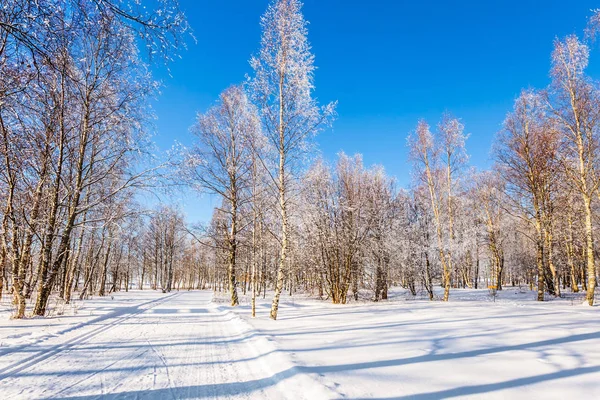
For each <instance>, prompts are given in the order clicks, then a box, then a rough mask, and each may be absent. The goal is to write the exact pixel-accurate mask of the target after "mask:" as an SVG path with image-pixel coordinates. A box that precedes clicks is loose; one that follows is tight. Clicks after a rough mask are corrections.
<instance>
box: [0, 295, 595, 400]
mask: <svg viewBox="0 0 600 400" xmlns="http://www.w3.org/2000/svg"><path fill="white" fill-rule="evenodd" d="M393 294H394V297H393V298H392V300H391V301H389V302H381V303H378V304H374V303H367V302H364V303H361V304H352V305H343V306H340V305H331V304H329V303H327V302H323V301H317V300H313V299H309V298H300V299H299V298H290V297H288V296H287V295H285V296H283V297H282V306H281V308H280V317H279V319H278V321H271V320H269V319H268V312H269V305H270V304H269V296H267V299H266V300H262V299H261V300H260V301H259V306H258V316H257V318H256V319H251V318H250V317H249V305H248V304H247V298H244V297H243V304H242V306H241V307H238V308H237V309H235V311H234V312H231V311H229V309H228V307H226V305H225V304H223V301H222V298H220V297H219V298H217V299H216V301H217V302H216V303H215V302H211V299H212V293H211V292H179V293H172V294H162V293H158V292H153V291H133V292H129V293H117V294H116V295H115V296H114V298H111V297H106V298H102V299H93V300H87V301H85V302H83V303H79V302H77V303H76V307H75V308H71V307H69V308H68V309H65V310H61V312H56V313H55V315H54V316H53V317H52V318H46V319H27V320H22V321H15V320H10V319H9V310H8V309H7V308H6V307H4V310H2V309H0V399H37V398H53V399H103V398H107V399H113V398H127V399H142V398H151V399H180V398H182V399H192V398H242V399H243V398H252V399H254V398H256V399H262V398H270V399H283V398H290V399H302V398H305V399H329V398H378V399H392V398H400V399H402V398H406V399H440V398H486V399H500V398H502V399H507V398H510V399H519V398H523V399H538V398H540V399H541V398H543V399H559V398H560V399H564V398H571V397H573V398H574V397H580V398H600V308H598V307H593V308H590V307H585V306H582V305H581V304H580V303H581V302H580V301H579V299H577V300H573V299H566V300H557V301H551V302H547V303H541V304H540V303H537V302H534V301H531V299H532V298H533V294H532V293H531V292H528V291H519V290H517V289H509V290H506V291H504V292H502V293H500V295H499V296H498V298H497V299H496V302H493V301H492V299H491V298H490V297H489V296H488V295H487V292H486V291H484V290H480V291H473V290H460V291H458V290H456V291H453V292H452V294H451V299H452V301H451V302H450V303H441V302H429V301H414V300H410V296H405V295H404V294H403V293H399V292H395V293H393ZM57 314H64V315H57Z"/></svg>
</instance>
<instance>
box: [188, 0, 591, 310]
mask: <svg viewBox="0 0 600 400" xmlns="http://www.w3.org/2000/svg"><path fill="white" fill-rule="evenodd" d="M300 8H301V4H300V3H299V2H298V1H295V0H279V1H274V2H273V3H272V4H271V6H270V7H269V9H268V10H267V12H266V14H265V15H264V16H263V18H262V20H261V22H262V27H263V36H262V41H261V49H260V52H259V53H258V54H257V55H256V56H255V57H253V58H252V59H251V65H252V67H253V68H254V74H253V75H252V76H250V77H249V80H248V82H247V83H246V84H245V85H244V86H234V87H232V88H229V89H227V90H226V91H225V92H223V94H222V95H221V98H220V100H219V101H218V102H217V104H216V105H215V106H214V107H213V108H211V109H210V110H209V111H207V112H206V113H204V114H201V115H199V117H198V122H197V124H196V125H195V126H194V127H193V132H194V134H195V135H196V138H197V142H196V145H195V147H193V148H191V149H188V151H187V153H186V154H185V157H184V160H183V162H182V174H183V175H184V176H185V177H186V179H187V180H188V183H189V184H191V185H193V186H195V187H197V188H198V189H200V190H208V191H210V192H213V193H217V194H219V195H220V196H221V198H222V200H223V202H222V206H221V207H219V208H217V209H215V213H214V216H213V219H212V222H211V225H210V229H208V231H207V233H206V235H205V237H204V239H203V240H204V244H205V246H214V248H215V250H214V254H215V261H216V262H217V263H218V265H219V266H220V268H221V269H222V270H226V271H228V277H227V279H228V286H229V292H230V294H231V304H232V305H237V304H238V302H239V300H238V293H237V291H238V290H239V289H240V288H241V289H242V290H243V291H244V292H246V291H247V290H251V291H252V293H253V295H252V299H253V300H252V306H253V313H254V307H255V298H256V295H257V294H259V293H261V292H262V293H263V295H264V293H265V292H266V289H267V288H274V289H275V295H274V299H273V305H272V308H271V317H272V318H273V319H275V318H276V317H277V307H278V301H279V296H280V294H281V293H282V291H284V290H287V291H289V293H290V294H292V293H293V292H294V291H296V290H302V291H310V292H312V293H314V294H317V295H319V296H321V297H323V298H327V299H330V300H331V301H333V302H334V303H346V302H347V301H349V299H359V297H360V296H361V292H362V293H363V294H366V295H367V296H369V297H370V298H372V299H373V300H375V301H378V300H380V299H386V298H387V296H388V289H389V288H390V287H391V286H395V285H401V286H403V287H405V288H407V289H408V290H409V291H410V292H411V293H412V294H413V295H417V294H418V293H423V294H424V295H425V296H427V297H428V298H429V299H431V300H433V299H435V298H436V292H435V291H434V288H435V287H436V286H441V287H442V288H443V295H442V297H441V299H442V300H444V301H447V300H448V299H449V298H450V297H451V289H452V288H466V287H470V288H471V287H472V288H481V287H484V288H489V289H491V290H493V291H494V292H495V291H497V290H502V289H503V287H504V286H506V285H513V286H521V285H522V286H525V287H529V288H530V290H534V289H536V290H537V300H540V301H543V300H544V299H545V297H546V296H548V295H549V296H561V293H562V292H564V291H565V290H569V291H571V292H578V291H580V290H584V291H586V292H587V301H588V302H589V304H590V305H591V304H593V301H594V291H595V288H596V274H597V273H596V263H597V260H596V259H597V252H598V250H599V248H598V245H597V242H596V240H595V238H594V234H595V232H596V230H597V229H598V216H599V214H598V212H599V209H598V200H600V191H599V184H600V169H599V167H600V164H599V162H600V160H599V158H598V154H599V153H598V140H599V133H600V132H599V129H600V120H599V118H598V117H599V116H600V115H599V112H600V91H599V90H600V86H599V85H598V83H597V82H595V81H594V80H592V79H591V78H590V77H589V76H587V75H586V72H585V71H586V67H587V65H588V56H589V47H588V44H587V41H589V40H590V39H591V38H592V37H593V35H594V33H595V32H596V22H597V21H599V20H600V14H598V13H596V14H595V15H594V16H593V17H592V18H591V19H590V22H589V26H588V29H587V36H586V40H585V41H584V40H581V39H579V38H577V37H576V36H575V35H571V36H568V37H566V38H564V39H560V40H559V39H557V40H556V41H555V43H554V51H553V53H552V64H551V69H550V77H551V82H550V84H549V86H548V87H547V88H544V89H542V90H534V89H526V90H523V92H522V93H521V94H520V95H519V97H518V98H517V99H516V100H515V105H514V109H513V110H512V111H510V112H509V113H508V114H507V116H506V119H505V121H504V124H503V128H502V129H501V131H500V132H499V133H498V134H497V137H496V138H495V141H494V147H493V151H492V154H493V158H494V165H493V167H492V168H491V169H490V170H488V171H476V170H475V169H473V168H471V167H469V165H468V154H467V152H466V149H465V142H466V140H467V139H468V135H467V134H466V133H465V130H464V126H463V124H462V123H461V121H460V119H458V118H456V117H454V116H452V115H450V114H444V115H442V116H441V119H440V121H439V123H437V124H436V125H435V126H434V127H432V126H430V125H429V124H428V122H426V121H424V120H422V121H419V122H418V124H417V125H416V127H415V129H414V131H413V132H411V133H410V134H409V137H408V143H407V144H408V147H409V151H410V160H411V163H412V178H413V179H412V184H411V185H410V187H409V188H407V189H399V188H397V186H396V184H395V182H394V179H393V178H391V177H389V176H388V175H386V173H385V171H384V170H383V168H381V167H371V168H368V167H366V166H364V165H363V162H362V159H361V157H360V156H359V155H356V156H348V155H345V154H343V153H341V154H339V155H338V159H337V161H335V162H334V163H333V164H329V163H328V162H326V161H324V160H322V159H317V160H316V161H313V162H312V163H310V165H309V166H308V168H302V167H301V166H302V165H306V163H304V164H302V160H305V159H306V158H307V156H310V154H311V152H310V148H311V146H310V138H311V136H312V135H314V134H315V133H316V132H317V131H318V130H319V129H321V128H322V127H323V126H324V125H325V124H327V123H329V122H330V121H331V118H332V117H333V116H334V106H335V104H330V105H327V106H325V107H323V108H320V107H318V106H317V104H316V103H315V100H314V99H313V97H312V91H313V89H314V87H313V73H314V66H313V60H314V58H313V55H312V54H310V46H309V45H308V43H307V39H306V33H307V32H306V22H305V21H304V19H303V16H302V13H301V10H300ZM308 158H309V157H308Z"/></svg>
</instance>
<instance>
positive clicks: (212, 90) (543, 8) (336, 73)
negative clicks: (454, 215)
mask: <svg viewBox="0 0 600 400" xmlns="http://www.w3.org/2000/svg"><path fill="white" fill-rule="evenodd" d="M180 3H181V6H182V8H183V10H184V11H185V12H186V15H187V17H188V20H189V23H190V25H191V26H192V28H193V30H194V35H195V36H196V38H197V43H193V42H191V41H190V43H189V45H188V49H187V50H184V51H182V52H181V59H177V60H176V61H175V62H174V63H172V64H171V65H170V71H167V70H166V69H165V68H160V67H158V66H157V67H156V68H155V70H154V75H155V77H157V78H158V79H160V80H161V81H162V82H163V84H164V87H163V89H162V94H161V96H160V97H159V99H158V100H157V101H156V102H155V103H154V104H153V107H154V110H155V113H156V115H157V117H158V119H157V121H156V129H157V132H156V136H155V141H156V143H157V145H158V146H159V148H160V149H161V150H167V149H169V148H170V147H171V146H172V145H173V143H174V142H175V141H178V142H181V143H183V144H184V145H188V144H190V143H191V139H192V138H191V135H190V133H189V127H190V126H191V125H192V124H193V122H194V118H195V115H196V114H197V112H199V111H200V112H203V111H205V110H206V109H207V108H208V107H209V106H210V105H211V104H212V103H213V102H214V101H215V99H216V98H217V96H218V95H219V93H220V92H221V91H222V90H224V89H226V88H227V87H228V86H229V85H231V84H235V83H239V82H241V81H242V80H243V79H244V76H245V75H246V74H249V73H251V69H250V66H249V64H248V59H249V58H250V55H251V54H253V53H255V52H256V51H257V50H258V45H259V40H260V27H259V19H260V16H261V15H262V13H263V12H264V10H265V9H266V7H267V4H268V0H219V1H197V0H180ZM597 7H600V2H597V1H587V0H576V1H564V0H563V1H559V0H549V1H541V0H540V1H533V0H520V1H514V0H509V1H499V0H498V1H452V2H449V1H431V0H430V1H427V0H422V1H402V0H370V1H359V0H305V2H304V15H305V17H306V19H307V20H308V21H309V22H310V25H309V40H310V42H311V44H312V47H313V51H314V53H315V56H316V65H317V67H318V69H317V72H316V80H315V83H316V88H317V90H316V96H317V97H318V99H319V100H320V101H321V102H323V103H325V102H329V101H331V100H338V102H339V105H338V114H339V115H338V118H337V120H336V121H335V123H334V126H333V128H332V129H331V130H328V131H326V132H323V133H321V134H320V135H319V136H318V138H317V143H318V146H319V149H320V151H321V152H322V153H323V155H324V157H325V158H326V159H329V160H333V159H335V155H336V154H337V153H338V152H339V151H342V150H343V151H345V152H346V153H349V154H354V153H362V154H363V156H364V161H365V164H367V165H371V164H381V165H383V166H384V167H385V169H386V170H387V172H388V173H389V174H390V175H393V176H395V177H396V179H397V181H398V183H399V184H400V185H401V186H406V185H408V184H409V182H410V165H409V164H408V161H407V151H406V136H407V134H408V132H409V131H411V130H412V129H413V128H414V127H415V125H416V123H417V120H418V119H419V118H426V119H427V120H428V121H429V122H430V123H431V124H435V123H437V121H438V119H439V117H440V115H441V114H442V112H444V111H446V110H447V111H450V112H451V113H453V114H454V115H456V116H458V117H460V118H461V119H462V121H463V123H464V124H465V129H466V131H467V132H469V133H470V134H471V136H470V138H469V140H468V142H467V150H468V152H469V154H470V156H471V164H472V165H474V166H476V167H479V168H487V167H489V166H490V165H491V160H490V148H491V144H492V141H493V137H494V134H495V133H496V132H497V131H498V130H499V129H500V127H501V123H502V120H503V119H504V116H505V115H506V113H507V112H508V111H509V110H510V109H511V107H512V102H513V100H514V98H515V97H516V95H517V94H518V93H519V91H520V90H521V88H525V87H536V88H542V87H544V86H546V85H547V84H548V70H549V67H550V53H551V51H552V42H553V40H554V38H556V37H563V36H565V35H567V34H570V33H577V34H579V35H581V34H582V32H583V28H584V27H585V23H586V19H587V17H588V16H589V15H590V14H591V12H590V9H592V8H597ZM597 47H600V44H597ZM597 53H598V52H597V49H595V50H594V52H592V56H591V68H590V70H589V71H590V74H591V75H592V76H598V73H596V72H595V71H598V68H597V67H596V66H595V65H596V64H599V65H600V63H597V62H596V58H598V56H597ZM169 73H170V75H169ZM176 201H179V202H180V203H181V207H182V209H183V210H184V212H185V213H186V214H187V216H188V219H189V220H190V221H206V220H208V219H210V216H211V214H212V207H213V206H214V205H215V204H216V201H215V199H214V198H211V197H210V196H206V195H205V196H200V195H195V194H182V195H180V196H178V198H177V199H176Z"/></svg>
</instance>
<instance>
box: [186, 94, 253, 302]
mask: <svg viewBox="0 0 600 400" xmlns="http://www.w3.org/2000/svg"><path fill="white" fill-rule="evenodd" d="M259 129H260V127H259V122H258V119H257V116H256V111H255V108H254V107H253V106H252V104H250V102H249V101H248V98H247V96H246V94H245V93H244V90H243V89H242V88H241V87H239V86H232V87H230V88H229V89H227V90H226V91H225V92H223V93H222V94H221V96H220V100H219V102H218V103H217V105H215V106H214V107H212V108H211V109H210V110H208V111H207V112H206V113H205V114H203V115H199V116H198V121H197V123H196V125H195V126H194V128H193V129H192V132H193V133H194V134H195V136H196V138H197V144H196V146H194V148H193V149H192V151H191V152H190V153H189V154H188V156H187V161H186V164H187V169H188V171H189V172H188V174H189V177H190V179H191V182H192V183H193V184H194V185H196V186H198V187H200V188H204V189H207V190H209V191H210V192H212V193H216V194H218V195H219V196H221V197H222V199H223V201H224V204H225V206H226V207H225V208H223V209H221V211H222V212H223V213H225V214H226V215H227V216H228V222H227V224H228V226H229V229H228V234H227V236H228V237H227V247H228V253H229V259H228V276H229V291H230V295H231V305H232V306H237V305H238V304H239V300H238V295H237V289H236V260H237V247H238V233H239V231H240V228H241V227H240V225H241V221H240V210H241V208H242V207H244V206H245V205H246V204H247V203H248V202H249V201H250V200H251V197H250V195H251V192H250V189H251V184H252V179H253V176H252V175H253V170H252V168H253V163H252V152H251V146H250V142H251V140H252V138H253V137H254V136H256V135H257V134H258V133H259Z"/></svg>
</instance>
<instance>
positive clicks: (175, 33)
mask: <svg viewBox="0 0 600 400" xmlns="http://www.w3.org/2000/svg"><path fill="white" fill-rule="evenodd" d="M186 29H187V26H186V23H185V20H184V19H183V18H182V15H181V13H180V12H179V11H178V9H177V4H176V3H175V2H160V8H156V9H153V10H148V9H146V8H144V7H142V6H141V5H139V4H137V2H127V1H121V0H90V1H81V0H77V1H75V0H73V1H71V0H66V1H65V0H48V1H41V2H37V1H28V0H10V1H8V3H3V6H2V7H0V207H1V211H0V220H1V227H0V274H1V275H2V279H1V280H0V282H2V286H6V284H7V283H8V284H10V291H11V293H12V296H13V298H14V302H15V304H16V309H17V310H16V313H15V316H16V317H17V318H22V317H23V316H24V313H25V307H26V299H27V298H29V297H30V296H31V295H32V294H34V295H35V296H36V301H35V307H34V310H33V313H34V314H35V315H44V314H45V313H46V309H47V306H48V300H49V296H50V294H51V292H53V291H54V292H57V293H58V294H59V295H60V296H61V297H63V298H64V299H65V300H66V301H69V300H70V298H71V293H72V290H73V289H75V288H77V289H81V296H84V295H85V293H88V292H89V291H91V290H92V288H94V287H96V288H97V289H98V292H99V293H100V294H104V292H105V284H106V283H107V271H108V268H109V265H113V273H114V278H113V279H112V282H111V285H112V286H113V289H114V286H115V285H116V284H117V282H118V280H121V279H122V275H121V271H130V268H131V266H130V263H129V262H128V260H130V257H131V256H132V255H133V254H134V253H135V252H136V249H135V246H134V245H133V244H132V243H131V241H129V240H123V238H124V237H125V235H124V234H123V233H122V232H123V230H124V229H128V227H129V226H130V225H132V224H133V225H134V224H135V219H134V216H135V215H136V214H139V211H138V210H137V207H136V206H135V204H134V202H133V199H134V195H135V190H136V189H137V188H139V187H140V186H143V185H145V184H147V183H148V179H150V178H151V175H152V170H151V169H150V170H149V169H147V168H143V167H142V165H143V163H142V159H143V156H144V154H145V153H146V151H147V148H148V143H149V142H148V138H147V132H148V124H147V120H148V118H147V117H148V108H147V105H148V97H149V96H150V95H152V94H153V93H154V92H155V91H156V89H157V84H156V83H155V82H154V81H153V80H152V78H151V76H150V74H149V73H148V71H147V67H146V63H145V62H144V61H143V55H142V54H143V53H142V52H140V51H139V50H138V46H137V44H138V43H140V42H143V43H145V44H146V45H147V46H148V50H149V51H148V54H155V55H156V54H161V55H164V56H167V53H168V52H169V50H170V47H169V46H173V45H176V44H177V42H178V40H179V39H178V38H180V37H181V34H182V33H183V32H185V30H186ZM130 276H131V275H130V274H129V272H126V273H125V281H129V279H130ZM2 291H3V287H0V293H2Z"/></svg>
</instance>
